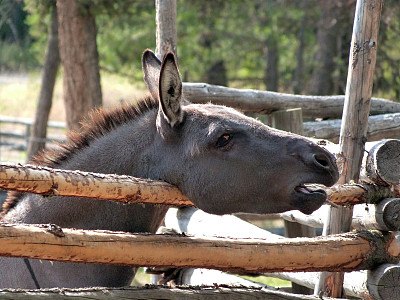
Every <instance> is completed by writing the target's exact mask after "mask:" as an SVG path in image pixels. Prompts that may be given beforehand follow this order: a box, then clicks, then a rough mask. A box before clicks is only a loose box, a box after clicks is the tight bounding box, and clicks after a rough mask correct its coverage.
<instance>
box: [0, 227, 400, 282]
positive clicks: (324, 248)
mask: <svg viewBox="0 0 400 300" xmlns="http://www.w3.org/2000/svg"><path fill="white" fill-rule="evenodd" d="M0 255H1V256H6V257H11V256H12V257H28V258H36V259H46V260H52V261H70V262H77V263H100V264H115V265H129V266H151V267H175V268H187V267H189V268H206V269H217V270H222V271H228V272H234V273H241V274H243V273H260V272H296V271H297V272H298V271H309V272H312V271H322V270H328V271H353V270H363V269H373V268H376V267H377V266H379V265H380V264H382V263H398V258H399V255H400V245H399V242H398V240H397V239H396V238H395V237H394V235H393V234H392V233H381V232H358V233H345V234H340V235H334V236H327V237H317V238H296V239H281V240H279V241H272V242H270V241H266V240H263V239H251V238H247V239H232V238H231V239H228V238H213V237H207V238H195V237H191V236H176V235H154V234H128V233H115V232H107V231H100V230H94V231H90V230H86V231H84V230H77V229H61V228H59V227H58V226H56V225H26V224H25V225H23V224H6V223H2V224H0ZM282 258H285V259H282Z"/></svg>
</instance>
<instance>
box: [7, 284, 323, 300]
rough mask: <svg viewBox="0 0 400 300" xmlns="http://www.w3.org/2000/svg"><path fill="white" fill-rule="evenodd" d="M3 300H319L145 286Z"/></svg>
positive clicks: (10, 295) (14, 294)
mask: <svg viewBox="0 0 400 300" xmlns="http://www.w3.org/2000/svg"><path fill="white" fill-rule="evenodd" d="M0 297H1V299H5V300H25V299H28V300H47V299H51V300H53V299H55V300H61V299H99V300H108V299H168V300H187V299H188V298H189V299H205V300H206V299H207V300H208V299H212V300H225V299H232V300H247V299H267V300H318V299H320V298H317V297H313V296H303V295H293V294H289V293H285V292H281V291H269V290H266V289H261V288H246V287H228V286H217V287H216V286H212V287H207V286H182V287H179V286H177V287H175V288H168V287H165V286H152V285H146V286H145V287H139V288H137V287H124V288H85V289H75V290H74V289H58V288H55V289H42V290H0Z"/></svg>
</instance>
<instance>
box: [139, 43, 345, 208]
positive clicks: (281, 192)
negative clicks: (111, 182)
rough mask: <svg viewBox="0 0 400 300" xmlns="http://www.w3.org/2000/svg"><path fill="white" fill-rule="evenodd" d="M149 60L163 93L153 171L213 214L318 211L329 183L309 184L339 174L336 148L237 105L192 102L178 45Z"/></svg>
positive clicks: (148, 71)
mask: <svg viewBox="0 0 400 300" xmlns="http://www.w3.org/2000/svg"><path fill="white" fill-rule="evenodd" d="M142 63H143V71H144V79H145V82H146V84H147V86H148V88H149V90H150V93H151V95H152V97H153V98H154V99H156V100H157V99H158V101H159V109H158V113H157V118H156V127H157V134H156V137H155V138H154V147H153V149H154V153H153V154H152V155H153V156H154V157H155V158H156V161H157V166H155V167H154V168H153V170H151V171H150V173H151V176H154V178H157V179H162V180H165V181H167V182H169V183H171V184H174V185H176V186H178V188H179V189H180V190H181V191H182V192H183V193H184V194H186V195H187V196H188V197H189V199H190V200H191V201H193V203H194V204H195V205H197V206H198V207H199V208H200V209H202V210H204V211H206V212H209V213H214V214H225V213H233V212H247V213H276V212H283V211H287V210H292V209H298V210H300V211H302V212H304V213H311V212H312V211H314V210H316V209H317V208H319V207H320V206H321V205H322V204H323V203H324V202H325V200H326V193H325V192H324V191H323V190H311V189H309V188H307V187H305V186H304V184H305V183H319V184H324V185H326V186H331V185H333V184H334V183H335V182H336V181H337V179H338V176H339V175H338V169H337V166H336V164H335V159H334V157H333V155H332V154H330V153H329V152H327V151H326V150H324V149H323V148H321V147H319V146H317V145H316V144H314V143H312V142H310V141H308V140H307V139H305V138H303V137H301V136H298V135H294V134H290V133H286V132H283V131H279V130H276V129H272V128H270V127H268V126H266V125H264V124H262V123H261V122H259V121H257V120H255V119H253V118H249V117H247V116H245V115H243V114H241V113H239V112H238V111H236V110H234V109H232V108H228V107H224V106H218V105H211V104H209V105H204V104H203V105H201V104H190V103H188V102H187V101H186V100H184V98H183V94H182V82H181V79H180V76H179V72H178V67H177V63H176V60H175V57H174V55H173V54H172V53H168V54H166V55H165V56H164V59H163V61H162V63H161V62H160V61H159V60H158V59H157V57H156V56H155V55H154V53H153V52H151V51H150V50H147V51H145V52H144V54H143V59H142Z"/></svg>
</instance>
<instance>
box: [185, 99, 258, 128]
mask: <svg viewBox="0 0 400 300" xmlns="http://www.w3.org/2000/svg"><path fill="white" fill-rule="evenodd" d="M184 110H185V112H186V113H187V115H188V116H189V118H190V119H192V121H193V122H195V123H196V124H197V125H200V126H201V125H202V127H203V126H204V127H205V128H207V130H208V131H209V133H210V134H211V133H212V132H213V131H214V130H217V129H219V128H221V127H222V128H224V129H238V127H242V128H243V129H250V128H258V127H260V126H261V127H262V126H263V124H262V123H260V122H259V121H257V120H255V119H253V118H249V117H247V116H245V115H244V114H242V113H240V112H238V111H237V110H235V109H233V108H230V107H226V106H219V105H211V104H210V105H204V104H190V105H188V106H185V107H184ZM230 127H232V128H230Z"/></svg>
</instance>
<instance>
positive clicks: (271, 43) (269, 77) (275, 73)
mask: <svg viewBox="0 0 400 300" xmlns="http://www.w3.org/2000/svg"><path fill="white" fill-rule="evenodd" d="M266 52H267V66H266V68H265V86H266V87H267V90H268V91H272V92H277V91H278V88H279V70H278V66H279V49H278V40H277V39H276V38H274V37H271V38H269V39H268V40H267V50H266Z"/></svg>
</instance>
